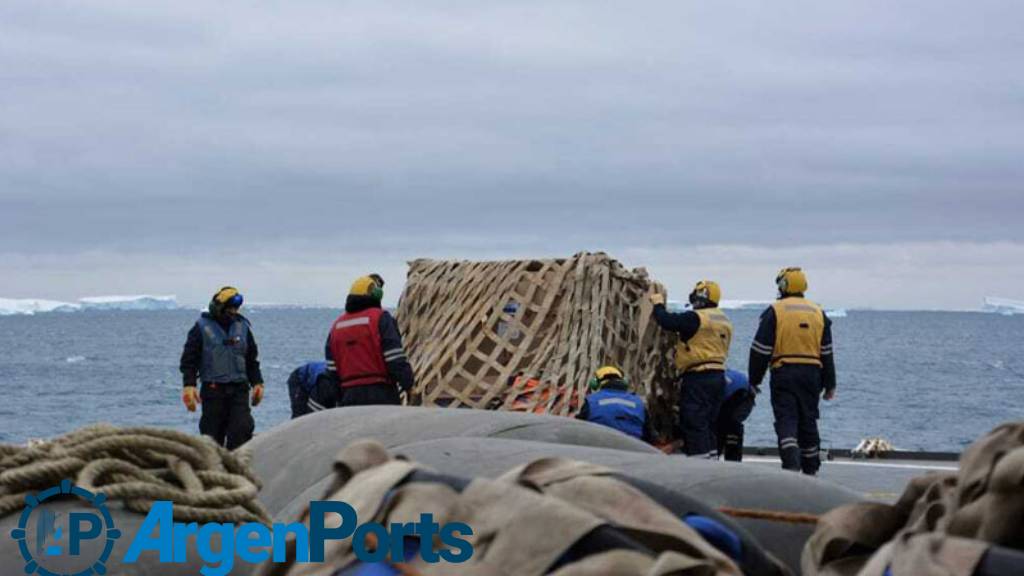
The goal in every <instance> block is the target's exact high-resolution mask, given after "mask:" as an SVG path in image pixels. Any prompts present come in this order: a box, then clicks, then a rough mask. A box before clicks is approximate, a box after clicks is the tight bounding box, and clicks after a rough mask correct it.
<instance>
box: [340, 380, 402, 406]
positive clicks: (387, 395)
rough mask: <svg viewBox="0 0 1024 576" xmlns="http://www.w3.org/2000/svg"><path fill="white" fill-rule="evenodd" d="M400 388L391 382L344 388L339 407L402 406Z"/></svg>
mask: <svg viewBox="0 0 1024 576" xmlns="http://www.w3.org/2000/svg"><path fill="white" fill-rule="evenodd" d="M401 403H402V398H401V397H400V396H399V395H398V387H397V386H395V385H394V384H392V383H390V382H387V383H385V382H381V383H380V384H364V385H362V386H350V387H348V388H344V387H342V389H341V398H340V399H339V400H338V406H369V405H373V404H401Z"/></svg>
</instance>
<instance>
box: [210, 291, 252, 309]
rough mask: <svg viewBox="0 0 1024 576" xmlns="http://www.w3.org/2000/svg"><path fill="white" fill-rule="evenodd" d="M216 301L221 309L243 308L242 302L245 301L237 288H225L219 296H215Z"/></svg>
mask: <svg viewBox="0 0 1024 576" xmlns="http://www.w3.org/2000/svg"><path fill="white" fill-rule="evenodd" d="M213 299H214V301H216V302H217V304H219V305H220V307H221V308H236V309H237V308H241V307H242V302H244V301H245V299H244V298H243V297H242V294H241V293H240V292H239V291H238V289H237V288H235V287H233V286H225V287H223V288H221V289H220V290H218V291H217V294H215V295H214V296H213Z"/></svg>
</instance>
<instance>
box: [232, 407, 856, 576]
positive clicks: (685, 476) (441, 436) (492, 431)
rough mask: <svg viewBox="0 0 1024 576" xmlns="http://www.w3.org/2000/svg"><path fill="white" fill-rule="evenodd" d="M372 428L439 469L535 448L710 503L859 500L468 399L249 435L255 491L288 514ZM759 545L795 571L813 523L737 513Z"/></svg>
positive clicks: (333, 414) (788, 504)
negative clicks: (467, 405)
mask: <svg viewBox="0 0 1024 576" xmlns="http://www.w3.org/2000/svg"><path fill="white" fill-rule="evenodd" d="M363 438H370V439H374V440H377V441H379V442H381V443H382V444H384V446H386V447H387V448H388V449H389V450H390V451H391V452H392V453H394V454H401V455H404V456H406V457H408V458H409V459H411V460H415V461H417V462H420V463H422V464H425V465H427V466H430V467H432V468H434V469H436V470H438V471H439V472H443V473H445V474H450V475H455V476H462V477H473V476H488V477H494V476H498V475H499V474H501V473H502V472H505V471H506V470H508V469H509V468H511V467H513V466H516V465H518V464H523V463H526V462H529V461H531V460H535V459H538V458H543V457H549V456H558V457H565V458H573V459H577V460H583V461H587V462H592V463H595V464H600V465H604V466H607V467H609V468H612V469H615V470H619V471H621V472H622V473H623V475H624V476H625V477H628V478H634V479H636V480H639V481H642V482H647V483H650V484H654V485H656V486H659V487H661V488H664V489H666V490H669V491H672V492H675V493H678V494H682V495H684V496H687V497H690V498H693V499H696V500H697V501H699V502H701V503H703V504H704V505H706V506H708V507H709V508H712V509H720V508H741V509H748V510H762V511H775V512H783V513H797V514H814V515H816V514H821V513H823V512H826V511H828V510H831V509H832V508H835V507H836V506H839V505H842V504H846V503H850V502H855V501H859V500H861V497H860V496H859V495H858V494H856V493H854V492H851V491H849V490H846V489H845V488H841V487H838V486H835V485H833V484H830V483H827V482H823V481H820V480H816V479H813V478H807V477H804V476H801V475H798V474H793V473H791V472H784V471H782V470H773V469H771V468H767V467H764V466H751V465H743V464H735V463H727V462H712V461H707V460H698V459H689V458H684V457H682V456H676V455H665V454H662V453H661V452H659V451H657V450H655V449H654V448H651V447H650V446H648V445H646V444H644V443H642V442H639V441H637V440H634V439H632V438H630V437H628V436H625V435H623V434H621V433H619V432H616V431H614V430H612V429H610V428H606V427H602V426H599V425H596V424H590V423H586V422H581V421H578V420H573V419H570V418H564V417H559V416H544V415H535V414H521V413H513V412H493V411H484V410H471V409H445V408H409V407H396V406H364V407H351V408H339V409H333V410H326V411H323V412H318V413H316V414H312V415H308V416H303V417H301V418H298V419H296V420H293V421H291V422H288V423H285V424H282V425H280V426H278V427H276V428H274V429H272V430H270V431H268V432H265V433H263V434H260V435H259V436H258V437H257V438H255V439H253V440H252V441H251V442H250V443H249V444H248V445H247V448H248V449H250V450H251V451H252V455H253V459H252V464H253V467H254V470H255V472H256V474H257V476H258V477H260V479H261V480H262V481H263V483H264V487H263V490H262V491H261V493H260V499H261V500H262V501H263V503H264V505H266V507H267V509H268V510H269V511H270V513H271V514H272V515H273V516H274V518H275V520H276V521H286V520H293V519H294V518H295V517H296V515H297V514H299V513H300V512H301V510H302V509H303V508H304V507H305V506H306V505H307V504H308V503H309V501H310V500H316V499H319V498H322V497H323V495H324V492H325V490H326V489H327V487H328V485H329V484H330V480H331V478H332V477H333V470H332V463H333V462H334V456H335V455H336V454H337V453H338V451H339V450H341V449H342V448H343V447H344V446H346V445H348V444H349V443H350V442H352V441H353V440H357V439H363ZM735 524H736V525H738V526H740V527H741V528H743V529H745V530H746V531H747V532H748V533H749V534H750V535H751V536H752V537H753V538H754V539H755V540H756V542H757V543H759V544H760V545H761V546H762V547H763V548H764V549H766V550H767V551H769V552H771V553H772V554H774V555H775V556H777V557H778V558H780V559H781V560H783V561H784V562H785V563H786V564H787V565H789V566H790V567H792V568H793V569H794V571H795V572H798V566H799V558H800V552H801V549H802V548H803V544H804V542H805V541H806V540H807V538H808V537H809V536H810V534H811V531H812V530H813V525H811V524H806V523H790V522H782V521H777V520H772V521H769V520H761V519H748V518H737V519H735Z"/></svg>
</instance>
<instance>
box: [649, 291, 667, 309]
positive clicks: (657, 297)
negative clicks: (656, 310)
mask: <svg viewBox="0 0 1024 576" xmlns="http://www.w3.org/2000/svg"><path fill="white" fill-rule="evenodd" d="M650 298H651V304H654V305H655V306H657V305H658V304H665V295H664V294H658V293H657V292H655V293H653V294H651V296H650Z"/></svg>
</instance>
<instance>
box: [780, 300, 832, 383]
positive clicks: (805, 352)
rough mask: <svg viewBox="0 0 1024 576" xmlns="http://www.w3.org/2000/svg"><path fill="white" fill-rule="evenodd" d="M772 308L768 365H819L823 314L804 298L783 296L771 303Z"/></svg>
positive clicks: (823, 326)
mask: <svg viewBox="0 0 1024 576" xmlns="http://www.w3.org/2000/svg"><path fill="white" fill-rule="evenodd" d="M772 308H773V309H774V310H775V347H774V348H773V349H772V363H771V366H772V368H778V367H779V366H782V365H783V364H813V365H814V366H819V367H820V366H821V365H822V364H821V336H822V334H823V333H824V332H825V314H824V312H822V310H821V306H818V305H817V304H815V303H814V302H811V301H810V300H807V299H806V298H799V297H786V298H783V299H781V300H778V301H776V302H775V303H774V304H772Z"/></svg>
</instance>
